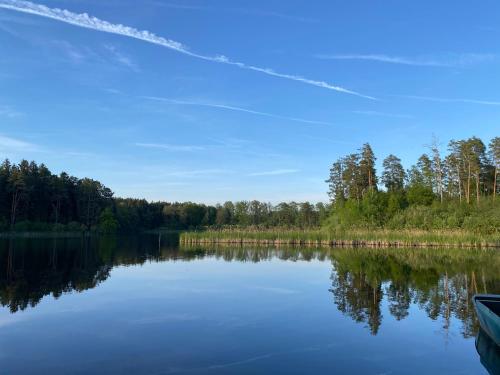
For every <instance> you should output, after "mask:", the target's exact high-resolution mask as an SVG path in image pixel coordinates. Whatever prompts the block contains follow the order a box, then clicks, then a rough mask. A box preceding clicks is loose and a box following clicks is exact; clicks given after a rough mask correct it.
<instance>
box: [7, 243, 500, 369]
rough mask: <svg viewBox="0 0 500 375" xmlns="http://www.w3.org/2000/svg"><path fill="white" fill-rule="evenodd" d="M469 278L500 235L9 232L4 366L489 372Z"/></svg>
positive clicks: (493, 261)
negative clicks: (349, 238)
mask: <svg viewBox="0 0 500 375" xmlns="http://www.w3.org/2000/svg"><path fill="white" fill-rule="evenodd" d="M476 292H480V293H481V292H488V293H500V253H499V252H498V251H485V250H483V251H479V250H458V249H457V250H455V249H453V250H451V249H450V250H436V249H421V250H397V249H387V250H380V249H379V250H376V249H372V250H370V249H335V250H323V251H321V250H315V249H266V248H255V247H254V248H252V247H250V248H226V247H218V248H202V247H199V248H197V247H180V248H179V247H178V246H176V245H175V241H171V240H170V239H169V238H165V237H163V238H162V239H161V241H159V239H158V237H157V236H145V237H141V238H100V239H71V240H69V239H57V240H54V239H37V240H26V239H22V240H21V239H18V240H6V239H4V240H1V241H0V302H1V307H0V373H1V374H123V373H127V374H184V373H186V374H255V373H272V374H280V373H281V374H285V373H286V374H305V373H313V374H314V373H316V374H318V373H335V374H423V373H427V374H488V371H487V370H486V368H487V367H488V366H490V372H491V373H494V372H492V371H496V370H491V368H494V367H491V363H493V364H494V362H495V361H499V358H500V357H498V355H499V353H498V350H497V349H496V348H494V347H493V348H492V347H491V345H489V343H488V341H487V340H486V341H485V340H484V338H483V339H481V345H480V346H479V347H480V348H481V349H480V352H482V355H483V357H482V359H481V358H480V355H479V354H478V351H477V350H476V347H475V340H476V336H477V334H478V328H479V326H478V322H477V319H476V316H475V313H474V309H473V307H472V305H471V303H470V299H471V296H472V295H473V294H474V293H476ZM486 339H487V338H486ZM485 343H486V344H485ZM484 348H485V349H484ZM497 363H498V362H497Z"/></svg>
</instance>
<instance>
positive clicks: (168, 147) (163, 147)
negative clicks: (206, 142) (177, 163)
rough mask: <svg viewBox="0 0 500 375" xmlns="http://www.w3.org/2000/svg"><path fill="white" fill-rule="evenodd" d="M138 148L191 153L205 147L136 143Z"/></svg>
mask: <svg viewBox="0 0 500 375" xmlns="http://www.w3.org/2000/svg"><path fill="white" fill-rule="evenodd" d="M135 145H136V146H138V147H144V148H156V149H161V150H166V151H183V152H193V151H203V150H205V147H202V146H191V145H170V144H161V143H136V144H135Z"/></svg>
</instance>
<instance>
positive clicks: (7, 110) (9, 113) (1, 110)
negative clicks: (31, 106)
mask: <svg viewBox="0 0 500 375" xmlns="http://www.w3.org/2000/svg"><path fill="white" fill-rule="evenodd" d="M0 116H5V117H8V118H16V117H21V116H23V113H21V112H19V111H16V110H14V109H12V108H11V107H9V106H1V105H0Z"/></svg>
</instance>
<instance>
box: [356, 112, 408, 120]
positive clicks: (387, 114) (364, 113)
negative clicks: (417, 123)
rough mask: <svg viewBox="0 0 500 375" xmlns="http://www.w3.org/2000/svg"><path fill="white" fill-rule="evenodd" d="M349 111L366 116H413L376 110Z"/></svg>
mask: <svg viewBox="0 0 500 375" xmlns="http://www.w3.org/2000/svg"><path fill="white" fill-rule="evenodd" d="M351 113H355V114H358V115H367V116H380V117H393V118H406V119H410V118H413V116H410V115H403V114H398V113H386V112H378V111H351Z"/></svg>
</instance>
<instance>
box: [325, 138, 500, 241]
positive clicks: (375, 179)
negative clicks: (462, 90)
mask: <svg viewBox="0 0 500 375" xmlns="http://www.w3.org/2000/svg"><path fill="white" fill-rule="evenodd" d="M427 149H428V152H427V153H423V154H422V155H421V156H420V157H419V158H418V160H417V162H416V163H415V164H414V165H412V166H411V167H410V168H409V169H407V170H405V168H404V167H403V165H402V163H401V160H400V159H399V158H398V157H397V156H395V155H388V156H387V157H386V158H385V159H384V160H383V162H382V166H383V171H382V173H381V174H380V175H377V171H376V169H375V161H376V157H375V154H374V152H373V150H372V148H371V147H370V145H369V144H368V143H367V144H364V145H363V146H362V147H361V149H360V150H359V152H358V153H353V154H350V155H347V156H345V157H342V158H340V159H338V160H337V161H335V162H334V163H333V164H332V167H331V169H330V176H329V179H328V180H327V182H328V184H329V196H330V199H331V202H332V208H331V214H330V216H329V218H328V225H329V226H331V227H332V226H333V227H345V228H371V227H379V228H380V227H382V228H388V229H403V228H418V229H426V230H428V229H459V228H460V229H467V230H473V231H477V232H482V233H498V231H499V228H500V205H499V202H498V199H496V196H497V195H498V193H499V186H498V175H499V170H500V137H495V138H493V139H492V140H491V141H490V142H489V145H488V146H486V145H485V144H484V143H483V141H482V140H481V139H479V138H477V137H471V138H469V139H465V140H458V141H456V140H451V141H450V142H449V143H448V153H447V154H446V155H441V154H440V151H439V147H438V142H437V140H433V142H432V143H431V144H430V145H429V146H427Z"/></svg>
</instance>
